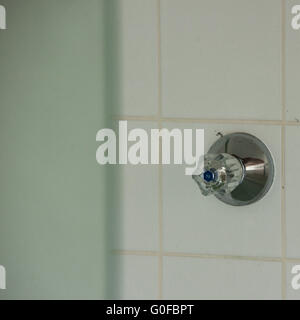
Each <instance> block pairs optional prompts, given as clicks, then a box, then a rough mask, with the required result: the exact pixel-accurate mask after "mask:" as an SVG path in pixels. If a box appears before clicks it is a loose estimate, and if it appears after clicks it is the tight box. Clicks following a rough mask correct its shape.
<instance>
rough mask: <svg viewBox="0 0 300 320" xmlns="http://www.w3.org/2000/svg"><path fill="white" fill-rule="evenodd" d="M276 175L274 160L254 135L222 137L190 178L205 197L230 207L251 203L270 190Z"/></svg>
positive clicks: (236, 134)
mask: <svg viewBox="0 0 300 320" xmlns="http://www.w3.org/2000/svg"><path fill="white" fill-rule="evenodd" d="M274 174H275V167H274V161H273V157H272V155H271V152H270V151H269V149H268V148H267V146H266V145H265V144H264V143H263V142H262V141H261V140H259V139H258V138H256V137H255V136H253V135H251V134H248V133H244V132H236V133H231V134H227V135H222V137H220V138H219V139H218V140H217V141H216V142H215V143H214V144H213V145H212V146H211V147H210V148H209V150H208V152H207V154H206V155H204V156H203V157H202V158H201V159H200V160H199V163H198V167H197V170H196V171H195V172H194V174H193V176H192V177H193V179H194V180H195V181H196V183H197V184H198V186H199V188H200V190H201V193H202V194H203V195H205V196H208V195H214V196H215V197H216V198H217V199H219V200H221V201H222V202H224V203H227V204H230V205H232V206H245V205H249V204H252V203H254V202H256V201H258V200H260V199H261V198H263V197H264V196H265V195H266V193H267V192H268V191H269V190H270V188H271V186H272V184H273V180H274Z"/></svg>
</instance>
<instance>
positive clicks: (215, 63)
mask: <svg viewBox="0 0 300 320" xmlns="http://www.w3.org/2000/svg"><path fill="white" fill-rule="evenodd" d="M161 28H162V45H161V47H162V101H163V115H164V116H167V117H198V118H218V119H223V118H224V119H225V118H226V119H228V118H229V119H245V118H248V119H249V118H251V119H280V118H281V102H280V52H281V51H280V48H281V33H280V30H281V29H280V0H264V1H261V0H250V1H249V0H226V1H224V0H214V1H212V0H185V1H182V0H161Z"/></svg>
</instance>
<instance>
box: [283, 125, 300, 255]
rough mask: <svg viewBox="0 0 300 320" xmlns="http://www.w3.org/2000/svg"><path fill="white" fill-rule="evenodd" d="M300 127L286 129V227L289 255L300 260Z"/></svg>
mask: <svg viewBox="0 0 300 320" xmlns="http://www.w3.org/2000/svg"><path fill="white" fill-rule="evenodd" d="M299 141H300V127H298V126H295V127H287V128H286V168H285V169H286V170H285V171H286V172H285V175H286V226H287V230H286V231H287V255H288V257H290V258H300V214H299V181H300V161H299V158H300V143H299Z"/></svg>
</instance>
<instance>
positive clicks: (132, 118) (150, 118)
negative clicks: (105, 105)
mask: <svg viewBox="0 0 300 320" xmlns="http://www.w3.org/2000/svg"><path fill="white" fill-rule="evenodd" d="M114 120H127V121H154V122H187V123H219V124H256V125H277V126H281V125H282V124H286V125H293V126H295V125H299V126H300V122H298V121H288V122H286V123H284V122H283V121H282V120H254V119H253V120H251V119H205V118H176V117H155V116H126V115H124V116H115V117H114Z"/></svg>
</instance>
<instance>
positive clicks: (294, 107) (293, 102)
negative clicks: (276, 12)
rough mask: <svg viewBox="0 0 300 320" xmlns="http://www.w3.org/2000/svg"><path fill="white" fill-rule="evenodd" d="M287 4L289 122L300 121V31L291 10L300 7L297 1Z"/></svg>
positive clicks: (288, 0) (287, 109)
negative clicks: (295, 25)
mask: <svg viewBox="0 0 300 320" xmlns="http://www.w3.org/2000/svg"><path fill="white" fill-rule="evenodd" d="M285 4H286V7H285V8H286V43H285V48H286V60H285V63H286V117H287V120H291V121H300V108H299V82H300V63H299V57H300V30H294V29H293V28H292V26H291V21H292V18H293V17H294V16H295V15H294V14H292V12H291V10H292V7H293V6H294V5H299V4H300V2H299V1H297V0H287V1H285Z"/></svg>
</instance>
